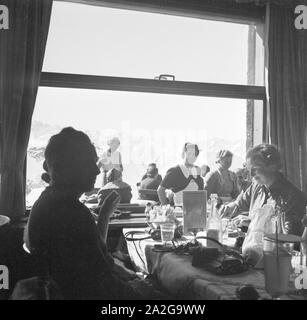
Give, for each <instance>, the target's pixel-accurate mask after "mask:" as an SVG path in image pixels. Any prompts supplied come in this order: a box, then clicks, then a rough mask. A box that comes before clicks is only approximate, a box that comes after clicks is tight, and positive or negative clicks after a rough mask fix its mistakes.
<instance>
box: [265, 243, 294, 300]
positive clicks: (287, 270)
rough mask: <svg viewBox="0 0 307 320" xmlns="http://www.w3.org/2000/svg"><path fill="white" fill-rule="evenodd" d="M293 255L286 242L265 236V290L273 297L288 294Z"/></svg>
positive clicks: (276, 297)
mask: <svg viewBox="0 0 307 320" xmlns="http://www.w3.org/2000/svg"><path fill="white" fill-rule="evenodd" d="M291 259H292V255H291V252H289V246H287V245H285V243H282V242H279V241H276V240H273V239H271V238H267V237H265V238H264V240H263V262H264V278H265V290H266V291H267V293H269V294H270V295H271V296H272V298H273V299H278V298H279V297H280V296H282V295H284V294H286V293H287V292H288V289H289V280H290V274H291V272H292V265H291Z"/></svg>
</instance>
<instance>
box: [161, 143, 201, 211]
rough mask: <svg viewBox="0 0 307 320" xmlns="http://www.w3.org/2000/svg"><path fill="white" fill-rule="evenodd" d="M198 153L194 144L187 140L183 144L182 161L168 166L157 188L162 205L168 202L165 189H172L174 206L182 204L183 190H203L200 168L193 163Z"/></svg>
mask: <svg viewBox="0 0 307 320" xmlns="http://www.w3.org/2000/svg"><path fill="white" fill-rule="evenodd" d="M198 155H199V149H198V146H197V145H196V144H192V143H189V142H187V143H185V144H184V146H183V151H182V158H183V163H182V164H180V165H177V166H175V167H172V168H170V169H169V170H168V171H167V172H166V175H165V177H164V178H163V180H162V182H161V184H160V186H159V188H158V195H159V199H160V202H161V204H162V205H165V204H168V203H169V200H168V197H167V195H166V190H167V189H170V190H172V191H173V193H174V204H175V206H182V193H183V191H185V190H189V191H197V190H203V186H204V182H203V178H202V177H201V175H200V174H201V170H200V168H199V167H197V166H195V165H194V162H195V161H196V159H197V157H198Z"/></svg>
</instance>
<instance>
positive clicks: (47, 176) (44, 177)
mask: <svg viewBox="0 0 307 320" xmlns="http://www.w3.org/2000/svg"><path fill="white" fill-rule="evenodd" d="M41 178H42V180H43V181H45V182H47V183H49V182H50V181H51V178H50V176H49V174H48V173H47V172H44V173H43V174H42V176H41Z"/></svg>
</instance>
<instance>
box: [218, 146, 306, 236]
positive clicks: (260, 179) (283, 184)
mask: <svg viewBox="0 0 307 320" xmlns="http://www.w3.org/2000/svg"><path fill="white" fill-rule="evenodd" d="M246 161H247V162H246V164H247V169H248V170H249V172H250V175H251V177H252V178H253V183H252V184H251V185H250V186H249V187H248V189H247V190H246V191H245V192H243V193H241V194H240V196H239V197H238V198H237V199H236V201H234V202H231V203H229V204H227V205H226V206H224V208H222V210H221V215H222V216H227V217H232V218H233V217H236V218H235V220H236V221H237V222H238V223H242V222H243V221H250V219H251V216H252V215H251V213H252V212H253V211H254V210H256V209H258V208H261V207H263V206H264V205H265V204H267V203H269V204H271V205H273V206H274V207H276V205H279V206H281V205H282V206H283V210H284V212H285V221H284V226H283V228H284V232H286V233H290V234H294V235H299V236H300V235H302V232H303V226H302V223H301V219H302V217H303V216H304V213H305V206H306V205H307V197H306V195H305V194H304V193H303V192H301V191H300V190H299V189H297V188H296V187H295V186H294V185H293V184H292V183H291V182H289V181H288V180H287V179H286V178H285V177H284V176H283V174H282V173H281V172H280V169H281V161H280V155H279V152H278V150H277V148H276V147H275V146H273V145H270V144H260V145H258V146H255V147H254V148H252V149H250V150H249V151H248V152H247V155H246ZM246 211H247V212H249V214H248V215H247V216H246V215H239V214H240V213H241V212H246Z"/></svg>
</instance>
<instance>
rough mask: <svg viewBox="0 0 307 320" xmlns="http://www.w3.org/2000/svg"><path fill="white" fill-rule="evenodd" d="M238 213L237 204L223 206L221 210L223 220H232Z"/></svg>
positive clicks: (231, 203)
mask: <svg viewBox="0 0 307 320" xmlns="http://www.w3.org/2000/svg"><path fill="white" fill-rule="evenodd" d="M236 211H237V205H236V203H235V202H230V203H228V204H225V205H222V206H221V207H220V209H219V215H220V217H221V218H231V217H233V216H234V214H235V212H236Z"/></svg>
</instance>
